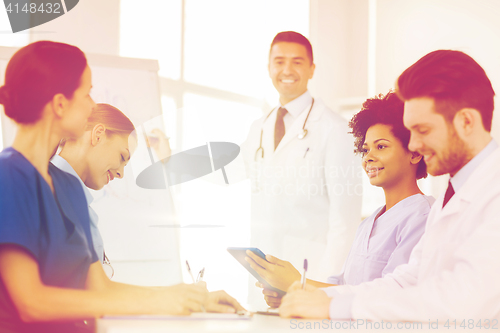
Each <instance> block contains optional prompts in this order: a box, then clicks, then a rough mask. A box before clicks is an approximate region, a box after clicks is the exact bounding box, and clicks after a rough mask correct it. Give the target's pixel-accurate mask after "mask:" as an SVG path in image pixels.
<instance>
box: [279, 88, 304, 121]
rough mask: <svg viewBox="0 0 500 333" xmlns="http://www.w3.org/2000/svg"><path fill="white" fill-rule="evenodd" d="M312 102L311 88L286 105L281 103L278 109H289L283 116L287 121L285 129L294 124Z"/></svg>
mask: <svg viewBox="0 0 500 333" xmlns="http://www.w3.org/2000/svg"><path fill="white" fill-rule="evenodd" d="M311 103H312V96H311V93H310V92H309V90H307V91H306V92H305V93H303V94H302V95H300V96H299V97H297V98H296V99H294V100H293V101H291V102H288V103H287V104H285V105H281V103H280V105H279V106H278V109H279V108H285V109H286V110H287V111H288V112H287V114H286V115H285V116H284V117H283V122H284V123H285V131H287V130H288V129H289V128H290V126H292V124H293V122H294V121H295V120H296V119H297V117H298V116H299V115H300V114H301V113H302V112H304V111H306V108H307V107H308V106H309V107H310V106H311Z"/></svg>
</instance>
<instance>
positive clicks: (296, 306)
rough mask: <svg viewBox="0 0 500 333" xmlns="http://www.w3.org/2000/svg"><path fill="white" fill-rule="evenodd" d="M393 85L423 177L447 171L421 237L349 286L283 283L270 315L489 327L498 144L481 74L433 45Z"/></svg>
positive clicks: (495, 313)
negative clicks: (385, 268)
mask: <svg viewBox="0 0 500 333" xmlns="http://www.w3.org/2000/svg"><path fill="white" fill-rule="evenodd" d="M397 87H398V94H399V96H400V97H401V99H403V100H404V101H405V110H404V124H405V126H406V127H407V128H408V129H409V130H410V131H411V139H410V143H409V149H410V150H413V151H417V152H419V153H420V154H422V155H423V156H424V159H425V161H426V164H427V171H428V172H429V173H430V174H431V175H434V176H437V175H444V174H449V175H450V181H449V183H448V188H447V190H446V192H445V193H443V194H442V195H441V196H440V197H439V198H438V199H437V200H436V202H435V203H434V205H433V206H432V209H431V212H430V214H429V218H428V220H427V223H426V229H425V233H424V235H423V236H422V238H421V240H420V242H419V243H418V244H417V246H416V247H415V248H414V250H413V252H412V253H411V256H410V260H409V263H408V264H405V265H401V266H399V267H397V268H396V270H395V271H394V273H392V274H389V275H386V276H385V277H384V278H381V279H376V280H374V281H372V282H369V283H364V284H361V285H358V286H339V287H331V288H327V289H324V290H321V289H314V288H309V290H307V291H302V290H297V287H298V286H297V285H295V286H292V287H291V288H290V289H291V290H290V291H291V292H290V293H289V294H288V295H287V296H285V297H284V299H283V303H282V305H281V308H280V314H281V315H282V316H286V317H288V316H300V317H312V318H328V317H330V318H331V319H347V318H360V319H361V318H362V319H370V320H373V321H380V320H384V321H388V320H390V321H420V322H425V323H427V322H429V321H434V322H435V321H438V322H439V323H441V324H445V325H446V324H447V325H449V326H448V328H449V327H457V326H458V327H460V325H462V326H461V327H462V328H463V327H468V328H474V327H475V328H478V327H483V328H488V329H489V328H494V327H495V326H496V327H497V328H498V327H499V326H498V325H499V323H498V319H499V317H500V301H499V300H500V284H499V283H498V277H499V276H500V261H499V260H498V255H499V254H500V241H499V240H500V218H499V216H500V167H499V166H500V149H499V148H498V144H497V143H496V141H495V140H494V139H492V137H491V135H490V131H491V123H492V116H493V108H494V106H493V97H494V95H495V93H494V91H493V88H492V86H491V83H490V80H489V79H488V77H487V76H486V73H485V72H484V70H483V69H482V68H481V66H479V65H478V64H477V63H476V62H475V61H474V59H472V58H471V57H469V56H468V55H466V54H465V53H462V52H459V51H451V50H438V51H434V52H431V53H429V54H427V55H426V56H424V57H423V58H421V59H420V60H419V61H417V62H416V63H415V64H414V65H412V66H411V67H409V68H408V69H407V70H406V71H404V72H403V74H401V76H400V77H399V79H398V81H397ZM292 290H294V291H292ZM495 323H496V324H495ZM379 324H380V323H379ZM471 325H473V326H471Z"/></svg>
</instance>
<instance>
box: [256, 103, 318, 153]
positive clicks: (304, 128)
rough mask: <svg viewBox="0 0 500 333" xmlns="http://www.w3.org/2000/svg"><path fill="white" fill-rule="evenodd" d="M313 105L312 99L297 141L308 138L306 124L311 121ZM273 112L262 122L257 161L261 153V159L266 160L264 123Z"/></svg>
mask: <svg viewBox="0 0 500 333" xmlns="http://www.w3.org/2000/svg"><path fill="white" fill-rule="evenodd" d="M313 105H314V98H313V99H312V103H311V107H310V108H309V111H308V112H307V116H306V120H304V124H303V125H302V130H301V131H300V133H299V134H298V135H297V139H299V140H302V139H303V138H305V137H306V136H307V133H308V131H307V129H306V124H307V119H309V115H310V114H311V110H312V108H313ZM273 111H274V109H273V110H272V111H271V112H269V114H268V115H267V116H266V119H264V121H263V122H262V127H261V129H260V144H259V148H257V150H256V151H255V156H254V160H255V161H257V155H258V154H259V152H260V153H261V158H264V147H262V135H263V134H264V123H265V122H266V121H267V118H269V116H270V115H271V114H272V113H273Z"/></svg>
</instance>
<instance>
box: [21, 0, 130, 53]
mask: <svg viewBox="0 0 500 333" xmlns="http://www.w3.org/2000/svg"><path fill="white" fill-rule="evenodd" d="M119 19H120V0H82V1H79V2H78V4H77V5H76V6H75V8H73V9H72V10H70V11H69V12H67V13H66V14H64V15H62V16H60V17H58V18H57V19H55V20H53V21H50V22H47V23H45V24H42V25H40V26H38V27H34V28H32V29H30V42H36V41H38V40H45V39H48V40H53V41H57V42H62V43H68V44H71V45H75V46H78V47H79V48H81V49H82V51H83V52H85V53H97V54H108V55H118V51H119V41H120V38H119V37H120V20H119Z"/></svg>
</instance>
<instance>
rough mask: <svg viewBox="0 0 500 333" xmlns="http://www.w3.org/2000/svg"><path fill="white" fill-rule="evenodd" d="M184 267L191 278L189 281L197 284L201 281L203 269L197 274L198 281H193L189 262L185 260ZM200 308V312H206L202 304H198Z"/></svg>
mask: <svg viewBox="0 0 500 333" xmlns="http://www.w3.org/2000/svg"><path fill="white" fill-rule="evenodd" d="M186 266H187V270H188V272H189V275H190V276H191V280H193V283H197V282H200V281H203V274H204V273H205V267H203V269H202V270H201V271H200V272H199V273H198V279H197V281H195V280H194V276H193V273H192V272H191V267H189V262H188V261H187V260H186ZM200 306H201V311H202V312H207V311H206V310H205V306H203V304H200Z"/></svg>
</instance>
